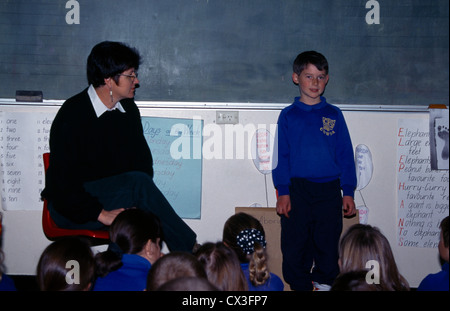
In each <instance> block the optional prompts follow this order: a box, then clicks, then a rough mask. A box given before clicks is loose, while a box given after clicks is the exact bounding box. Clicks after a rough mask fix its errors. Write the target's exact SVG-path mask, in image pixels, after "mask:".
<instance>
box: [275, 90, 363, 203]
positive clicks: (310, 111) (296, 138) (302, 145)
mask: <svg viewBox="0 0 450 311" xmlns="http://www.w3.org/2000/svg"><path fill="white" fill-rule="evenodd" d="M277 149H278V152H277ZM273 163H274V164H275V165H276V167H275V168H274V170H273V171H272V177H273V182H274V185H275V188H276V189H277V190H278V195H286V194H289V186H290V184H291V178H305V179H307V180H309V181H312V182H328V181H332V180H335V179H338V178H339V179H340V183H341V189H342V191H343V195H344V196H345V195H349V196H352V197H353V196H354V190H355V188H356V168H355V159H354V154H353V146H352V142H351V139H350V134H349V132H348V129H347V124H346V123H345V119H344V116H343V114H342V112H341V110H340V109H339V108H338V107H336V106H333V105H330V104H328V103H327V102H326V99H325V98H324V97H321V102H320V103H318V104H316V105H313V106H309V105H306V104H305V103H303V102H301V101H300V97H296V98H295V101H294V103H293V104H292V105H290V106H288V107H286V108H284V109H283V110H282V111H281V113H280V116H279V118H278V135H277V145H276V146H275V153H274V161H273Z"/></svg>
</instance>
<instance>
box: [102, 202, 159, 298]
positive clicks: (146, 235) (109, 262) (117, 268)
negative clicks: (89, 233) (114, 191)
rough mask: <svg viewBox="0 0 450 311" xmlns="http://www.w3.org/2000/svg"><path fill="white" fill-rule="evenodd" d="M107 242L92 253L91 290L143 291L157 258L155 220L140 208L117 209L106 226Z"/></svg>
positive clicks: (156, 219)
mask: <svg viewBox="0 0 450 311" xmlns="http://www.w3.org/2000/svg"><path fill="white" fill-rule="evenodd" d="M109 236H110V240H111V243H110V244H109V247H108V249H107V250H106V251H105V252H102V253H98V254H97V255H96V256H95V262H96V266H97V271H96V272H97V275H98V278H97V280H96V282H95V286H94V290H95V291H143V290H145V288H146V284H147V275H148V271H149V270H150V268H151V266H152V264H153V263H154V262H156V260H158V259H159V258H160V257H161V243H162V241H161V239H162V230H161V225H160V222H159V219H158V218H157V217H156V216H155V215H153V214H151V213H148V212H145V211H144V210H141V209H127V210H125V211H123V212H121V213H120V214H119V215H118V216H117V217H116V218H115V219H114V221H113V223H112V224H111V226H110V229H109Z"/></svg>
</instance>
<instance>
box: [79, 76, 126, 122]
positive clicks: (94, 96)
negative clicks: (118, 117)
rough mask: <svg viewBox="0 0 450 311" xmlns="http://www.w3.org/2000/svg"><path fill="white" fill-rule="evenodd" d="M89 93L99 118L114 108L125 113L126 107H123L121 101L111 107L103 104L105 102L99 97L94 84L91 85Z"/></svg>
mask: <svg viewBox="0 0 450 311" xmlns="http://www.w3.org/2000/svg"><path fill="white" fill-rule="evenodd" d="M88 95H89V98H90V100H91V102H92V106H93V107H94V110H95V114H96V115H97V118H99V117H100V116H101V115H102V114H103V113H104V112H106V111H112V110H114V109H119V111H120V112H123V113H125V109H123V107H122V105H121V104H120V102H117V103H116V105H115V106H114V107H112V108H111V109H110V108H108V107H106V106H105V104H103V102H102V101H101V99H100V97H98V95H97V92H96V91H95V88H94V86H93V85H92V84H91V85H90V86H89V89H88Z"/></svg>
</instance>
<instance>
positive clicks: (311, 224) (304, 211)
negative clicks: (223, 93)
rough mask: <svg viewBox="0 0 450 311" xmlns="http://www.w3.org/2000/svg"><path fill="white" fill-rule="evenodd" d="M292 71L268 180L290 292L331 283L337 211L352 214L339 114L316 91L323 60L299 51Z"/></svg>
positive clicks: (322, 81) (324, 78)
mask: <svg viewBox="0 0 450 311" xmlns="http://www.w3.org/2000/svg"><path fill="white" fill-rule="evenodd" d="M293 69H294V73H293V74H292V80H293V81H294V83H295V84H297V85H298V86H299V89H300V97H296V98H295V101H294V103H293V104H292V105H290V106H288V107H286V108H285V109H283V110H282V111H281V113H280V116H279V119H278V154H277V155H278V161H277V167H276V168H275V169H274V170H273V181H274V185H275V188H276V189H277V191H278V195H279V197H278V200H277V213H278V214H279V215H280V216H281V250H282V253H283V275H284V279H285V280H286V282H288V283H289V285H290V286H291V289H293V290H313V282H314V283H316V284H326V285H331V284H332V283H333V281H334V279H335V278H336V276H337V275H338V273H339V266H338V243H339V237H340V234H341V231H342V209H343V210H344V215H353V214H354V213H355V203H354V200H353V196H354V190H355V188H356V170H355V162H354V155H353V146H352V142H351V139H350V135H349V132H348V129H347V125H346V123H345V120H344V116H343V115H342V112H341V111H340V109H339V108H337V107H335V106H332V105H330V104H328V103H327V102H326V99H325V98H324V97H322V96H321V95H322V94H323V92H324V90H325V86H326V85H327V83H328V78H329V77H328V62H327V60H326V58H325V57H324V56H323V55H322V54H320V53H317V52H314V51H308V52H303V53H301V54H299V55H298V56H297V58H296V59H295V61H294V66H293ZM341 191H342V193H341ZM313 266H314V267H313ZM311 270H312V271H311Z"/></svg>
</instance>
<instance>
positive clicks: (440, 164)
mask: <svg viewBox="0 0 450 311" xmlns="http://www.w3.org/2000/svg"><path fill="white" fill-rule="evenodd" d="M448 119H449V117H448V109H430V155H431V169H432V170H448V168H449V164H448V163H449V159H448V158H449V142H448V129H449V122H448V121H449V120H448Z"/></svg>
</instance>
